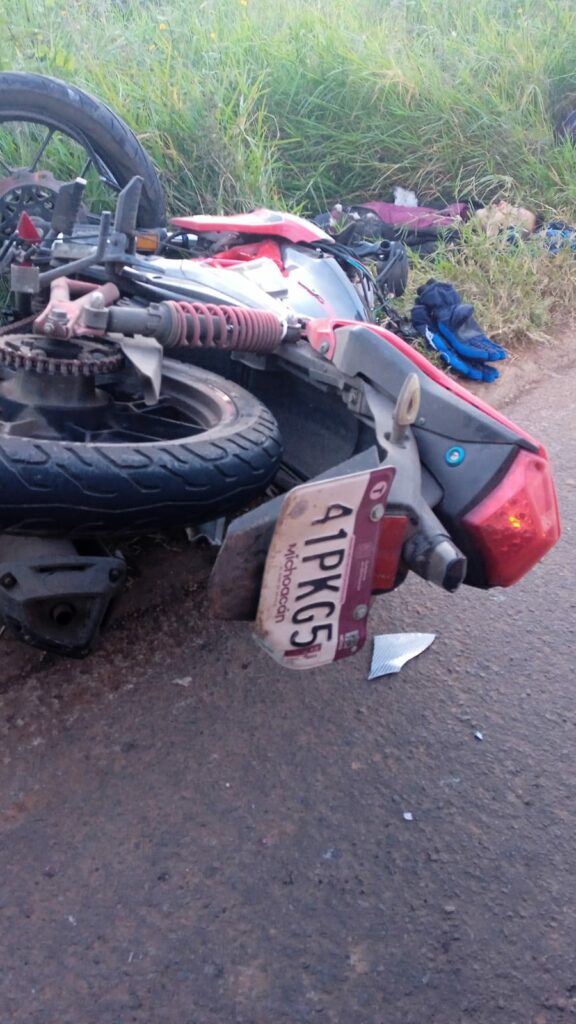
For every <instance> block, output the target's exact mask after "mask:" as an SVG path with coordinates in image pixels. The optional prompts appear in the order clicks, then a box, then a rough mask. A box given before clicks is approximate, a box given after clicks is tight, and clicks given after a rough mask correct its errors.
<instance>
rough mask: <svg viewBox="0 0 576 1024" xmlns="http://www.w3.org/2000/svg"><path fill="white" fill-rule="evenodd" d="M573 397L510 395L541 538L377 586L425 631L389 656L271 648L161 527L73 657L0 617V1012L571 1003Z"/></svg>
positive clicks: (380, 617) (501, 1019)
mask: <svg viewBox="0 0 576 1024" xmlns="http://www.w3.org/2000/svg"><path fill="white" fill-rule="evenodd" d="M575 392H576V371H575V370H570V371H567V372H563V373H562V374H561V375H557V376H549V377H548V379H547V380H546V381H545V382H544V383H543V385H541V386H540V387H539V388H538V389H537V390H533V391H531V392H530V393H529V394H525V395H524V396H523V397H522V398H521V399H519V400H518V401H517V402H516V403H515V404H514V406H513V408H512V410H511V412H512V413H513V415H514V417H515V418H516V419H517V420H518V421H519V422H520V423H522V424H523V425H525V426H526V427H528V428H529V429H530V430H532V431H533V432H534V433H536V434H537V435H538V436H539V437H541V438H542V439H543V440H545V441H546V442H547V444H548V445H549V447H550V450H551V453H552V456H553V460H554V464H555V468H556V476H557V482H558V486H559V491H560V497H561V505H562V512H563V524H564V537H563V540H562V542H561V544H560V545H559V546H558V548H557V549H556V550H555V551H554V552H553V553H552V554H551V555H550V556H549V557H548V558H547V559H546V560H545V561H544V563H543V564H542V565H541V566H539V567H538V568H537V569H536V570H535V571H534V572H533V573H532V574H531V575H530V576H529V578H528V579H526V580H525V581H523V582H522V583H521V584H520V585H518V586H517V587H515V588H513V589H512V590H510V591H502V592H493V593H489V594H482V593H476V592H472V591H469V592H466V593H463V594H460V595H455V596H452V597H450V596H448V595H445V594H443V593H440V592H438V591H437V590H435V589H433V588H432V587H430V586H427V585H425V584H424V583H422V582H419V581H417V580H415V579H414V580H413V581H411V582H409V583H408V584H407V585H405V586H404V587H403V588H402V589H401V590H400V591H398V592H397V593H395V594H394V595H392V596H391V597H389V598H387V599H381V600H380V601H379V602H377V605H376V610H375V612H374V615H373V619H372V628H373V630H374V631H375V632H382V631H392V632H394V631H399V630H414V629H416V630H425V631H432V632H436V633H437V634H438V635H437V640H436V642H435V644H434V645H433V646H432V647H431V648H430V650H429V651H427V652H426V653H425V654H423V655H422V656H421V657H420V658H419V659H417V660H416V661H414V662H412V663H411V664H410V665H408V666H406V667H405V669H404V670H403V671H402V673H401V674H400V675H397V676H395V677H390V678H388V679H383V680H379V681H376V682H372V683H369V682H368V681H367V678H366V677H367V666H368V661H369V654H368V652H366V653H365V654H364V653H363V654H362V655H360V656H359V657H358V658H356V659H353V660H352V661H351V662H349V663H348V664H343V665H340V666H339V667H335V668H330V669H329V670H323V671H313V672H310V673H304V674H296V673H289V672H288V671H283V670H280V669H279V668H278V667H276V666H275V664H274V663H273V662H272V661H270V660H269V659H268V658H267V657H266V656H265V655H264V654H262V653H260V652H259V650H258V649H257V648H256V646H255V645H254V644H253V642H252V640H251V638H250V635H249V630H248V629H247V628H244V627H243V626H238V627H236V626H234V627H230V626H220V625H217V624H214V623H206V621H205V598H204V582H203V581H204V573H205V570H204V566H203V564H202V556H199V555H198V554H194V553H192V552H190V551H185V552H181V553H178V552H174V551H170V550H165V549H163V548H159V549H157V550H154V551H153V552H151V553H150V555H149V556H147V559H145V562H146V567H147V568H146V571H145V573H144V576H143V579H142V580H141V581H139V584H138V587H136V588H134V594H133V595H130V600H131V601H132V604H131V605H130V604H129V605H128V608H129V611H128V612H126V613H125V615H124V617H123V618H122V619H121V620H120V621H119V622H118V623H117V624H116V625H115V626H114V627H113V628H111V630H110V632H108V634H107V636H106V637H105V638H104V639H103V641H102V643H101V646H100V648H99V650H98V651H97V652H96V653H95V654H94V655H93V656H92V657H91V659H89V660H87V661H84V662H65V661H58V660H55V659H53V658H51V657H48V656H44V655H42V654H41V653H39V652H34V651H30V650H27V649H23V648H20V647H18V646H17V645H15V644H13V643H12V642H11V641H8V640H6V638H3V639H2V640H1V641H0V654H1V661H0V665H1V669H0V672H1V686H0V689H1V691H2V692H1V696H0V730H1V737H0V765H1V768H0V771H1V787H0V849H1V871H0V944H1V946H2V954H1V958H0V963H1V971H0V1022H1V1024H133V1022H134V1024H136V1022H137V1024H316V1022H318V1024H556V1022H568V1021H570V1020H571V1019H574V1016H576V728H575V726H576V709H575V694H576V679H575V668H574V660H575V659H574V622H575V616H574V611H575V604H576V591H575V583H574V580H575V577H574V545H573V527H572V524H573V523H574V511H575V509H574V506H575V498H576V446H575V445H574V442H573V438H574V430H575V425H576V413H575V411H574V408H575V404H574V394H575ZM130 609H131V610H130ZM480 735H481V737H482V738H481V739H480V738H478V737H479V736H480ZM405 814H408V815H412V820H407V818H406V817H405Z"/></svg>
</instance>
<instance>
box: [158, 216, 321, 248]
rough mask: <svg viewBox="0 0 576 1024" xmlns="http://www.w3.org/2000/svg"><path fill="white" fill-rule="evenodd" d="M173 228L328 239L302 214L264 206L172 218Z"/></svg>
mask: <svg viewBox="0 0 576 1024" xmlns="http://www.w3.org/2000/svg"><path fill="white" fill-rule="evenodd" d="M170 223H171V224H174V225H175V226H176V227H177V228H184V230H185V231H193V232H194V234H198V233H201V232H203V231H236V232H238V233H239V234H242V235H260V237H265V236H270V235H271V236H274V237H277V238H285V239H286V241H288V242H294V243H295V244H297V243H298V242H318V241H326V240H327V239H328V240H329V241H331V239H330V235H327V234H326V232H325V231H322V228H319V227H318V226H317V225H316V224H313V223H312V221H309V220H305V219H304V217H297V216H296V215H295V214H293V213H278V212H277V211H275V210H266V209H265V208H264V207H262V208H260V209H258V210H252V212H251V213H238V214H235V215H233V216H231V217H204V216H196V217H174V218H173V219H172V220H171V221H170Z"/></svg>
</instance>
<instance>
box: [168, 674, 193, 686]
mask: <svg viewBox="0 0 576 1024" xmlns="http://www.w3.org/2000/svg"><path fill="white" fill-rule="evenodd" d="M191 682H192V676H182V678H181V679H173V680H172V686H190V683H191Z"/></svg>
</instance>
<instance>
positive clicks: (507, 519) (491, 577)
mask: <svg viewBox="0 0 576 1024" xmlns="http://www.w3.org/2000/svg"><path fill="white" fill-rule="evenodd" d="M462 525H463V526H464V527H465V528H466V530H467V532H468V533H469V534H470V535H471V537H472V539H473V541H474V543H475V544H476V546H477V547H478V548H479V549H480V551H481V553H482V555H483V557H484V565H485V569H486V578H487V583H488V586H490V587H510V586H512V584H513V583H516V582H517V581H518V580H519V579H521V578H522V576H524V575H525V574H526V573H527V572H528V571H529V570H530V569H531V568H532V567H533V566H534V565H536V563H537V562H539V561H540V559H541V558H543V557H544V555H545V554H546V552H547V551H550V549H551V548H552V547H554V545H555V543H556V541H557V540H558V538H559V536H560V518H559V514H558V501H557V498H556V490H555V487H554V481H553V479H552V473H551V471H550V466H549V465H548V461H547V459H546V458H545V457H542V456H541V455H533V454H532V453H531V452H527V451H524V450H522V451H520V452H519V453H518V455H517V456H516V458H515V460H514V462H513V463H512V465H511V467H510V469H509V470H508V472H507V474H506V476H505V477H504V479H503V480H501V481H500V483H499V484H498V486H497V487H495V488H494V490H493V491H491V492H490V494H488V495H487V497H485V498H484V499H483V500H482V501H481V502H480V504H479V505H477V506H476V507H475V508H473V509H471V511H470V512H468V513H467V515H466V516H464V519H463V521H462Z"/></svg>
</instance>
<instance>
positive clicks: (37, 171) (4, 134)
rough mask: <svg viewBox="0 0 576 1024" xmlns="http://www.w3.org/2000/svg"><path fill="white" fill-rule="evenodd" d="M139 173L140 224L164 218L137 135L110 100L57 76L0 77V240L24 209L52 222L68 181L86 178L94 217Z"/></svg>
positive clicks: (158, 192)
mask: <svg viewBox="0 0 576 1024" xmlns="http://www.w3.org/2000/svg"><path fill="white" fill-rule="evenodd" d="M134 175H139V176H140V177H142V179H143V182H144V184H143V188H142V197H141V200H140V206H139V209H138V220H137V223H138V226H139V227H142V228H152V227H161V226H163V225H164V224H165V221H166V211H165V206H164V198H163V195H162V187H161V184H160V180H159V178H158V174H157V173H156V170H155V168H154V164H153V163H152V161H151V159H150V157H149V156H148V155H147V153H146V151H145V150H144V148H143V147H142V145H141V144H140V142H139V141H138V139H137V138H136V135H135V134H134V132H133V131H132V130H131V129H130V128H129V127H128V125H126V124H125V123H124V121H122V120H121V118H119V117H118V116H117V115H116V114H115V113H114V112H113V111H112V110H110V108H109V107H108V106H106V104H105V103H102V101H101V100H98V99H96V98H95V97H94V96H90V95H89V93H87V92H84V90H82V89H79V88H77V87H76V86H73V85H69V84H68V83H67V82H61V81H60V80H59V79H57V78H49V77H46V76H44V75H35V74H30V73H29V72H26V71H22V72H20V71H18V72H3V73H0V239H1V238H9V237H10V235H11V234H12V232H13V231H14V229H15V227H16V224H17V223H18V218H19V216H20V214H21V213H22V212H23V211H26V212H27V213H28V214H30V216H36V217H40V218H42V219H43V220H45V221H50V219H51V215H52V211H53V208H54V201H55V198H56V195H57V194H58V191H59V188H60V187H61V185H62V183H63V182H64V181H70V180H71V179H73V178H74V177H78V176H80V177H82V178H84V179H86V181H87V188H86V194H85V197H86V202H87V204H88V207H89V209H90V210H91V211H93V212H98V211H99V210H100V211H101V210H102V208H107V209H111V208H113V205H114V196H115V194H117V193H118V192H119V191H120V190H121V189H122V188H123V187H124V185H126V184H127V183H128V182H129V181H130V179H131V178H132V177H134Z"/></svg>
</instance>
